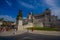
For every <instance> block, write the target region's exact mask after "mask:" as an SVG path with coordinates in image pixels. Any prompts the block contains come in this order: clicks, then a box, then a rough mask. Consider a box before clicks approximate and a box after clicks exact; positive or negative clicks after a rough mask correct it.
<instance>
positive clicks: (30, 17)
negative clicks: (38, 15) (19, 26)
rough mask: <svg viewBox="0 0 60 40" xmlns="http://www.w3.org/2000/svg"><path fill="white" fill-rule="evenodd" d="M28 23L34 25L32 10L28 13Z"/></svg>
mask: <svg viewBox="0 0 60 40" xmlns="http://www.w3.org/2000/svg"><path fill="white" fill-rule="evenodd" d="M28 25H29V27H33V14H32V12H30V13H29V15H28Z"/></svg>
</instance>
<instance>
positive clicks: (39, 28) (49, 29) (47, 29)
mask: <svg viewBox="0 0 60 40" xmlns="http://www.w3.org/2000/svg"><path fill="white" fill-rule="evenodd" d="M32 28H33V29H34V30H46V31H58V29H57V28H46V27H30V28H27V29H28V30H32Z"/></svg>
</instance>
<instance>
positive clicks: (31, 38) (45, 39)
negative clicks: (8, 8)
mask: <svg viewBox="0 0 60 40" xmlns="http://www.w3.org/2000/svg"><path fill="white" fill-rule="evenodd" d="M0 40H60V36H53V35H43V34H32V33H28V32H25V33H23V34H21V35H15V36H4V37H3V36H0Z"/></svg>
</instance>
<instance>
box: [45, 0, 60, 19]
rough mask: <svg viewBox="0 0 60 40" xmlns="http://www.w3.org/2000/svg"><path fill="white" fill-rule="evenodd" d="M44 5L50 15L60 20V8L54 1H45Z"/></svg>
mask: <svg viewBox="0 0 60 40" xmlns="http://www.w3.org/2000/svg"><path fill="white" fill-rule="evenodd" d="M45 3H46V4H48V5H49V6H50V9H51V11H52V15H56V16H58V18H59V19H60V8H59V7H58V6H57V3H56V1H55V0H45Z"/></svg>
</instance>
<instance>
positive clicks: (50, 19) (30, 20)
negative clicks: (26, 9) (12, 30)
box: [16, 9, 58, 30]
mask: <svg viewBox="0 0 60 40" xmlns="http://www.w3.org/2000/svg"><path fill="white" fill-rule="evenodd" d="M57 22H58V19H57V16H55V15H51V10H50V9H46V10H45V11H44V12H43V13H41V14H37V15H33V13H32V12H30V13H29V15H28V16H27V19H23V16H22V10H19V14H18V15H17V20H16V27H17V29H18V30H20V29H23V28H27V27H34V26H38V27H51V28H52V27H55V26H57Z"/></svg>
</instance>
